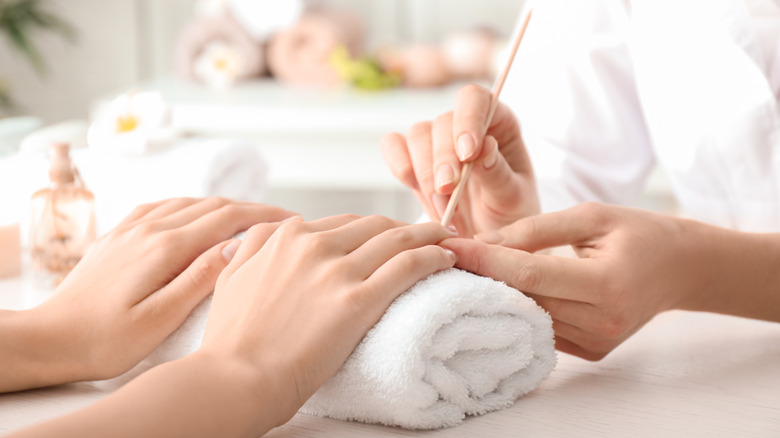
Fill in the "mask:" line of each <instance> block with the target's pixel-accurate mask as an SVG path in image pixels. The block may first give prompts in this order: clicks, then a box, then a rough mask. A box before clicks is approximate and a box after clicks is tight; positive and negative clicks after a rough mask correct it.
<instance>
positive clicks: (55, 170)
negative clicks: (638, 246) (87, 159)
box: [49, 143, 75, 184]
mask: <svg viewBox="0 0 780 438" xmlns="http://www.w3.org/2000/svg"><path fill="white" fill-rule="evenodd" d="M51 152H52V156H51V166H50V167H49V179H50V180H51V182H53V183H60V184H68V183H72V182H73V181H75V176H74V175H73V163H71V161H70V145H69V144H68V143H54V144H52V146H51Z"/></svg>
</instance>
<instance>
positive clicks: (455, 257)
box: [444, 249, 458, 263]
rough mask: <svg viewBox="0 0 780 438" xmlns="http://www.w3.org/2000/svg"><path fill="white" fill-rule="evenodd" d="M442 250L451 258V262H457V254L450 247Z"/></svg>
mask: <svg viewBox="0 0 780 438" xmlns="http://www.w3.org/2000/svg"><path fill="white" fill-rule="evenodd" d="M444 252H446V253H447V255H448V256H450V258H451V259H452V261H453V262H455V263H458V255H457V254H455V252H454V251H453V250H451V249H445V250H444Z"/></svg>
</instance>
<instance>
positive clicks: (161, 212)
mask: <svg viewBox="0 0 780 438" xmlns="http://www.w3.org/2000/svg"><path fill="white" fill-rule="evenodd" d="M200 201H201V199H199V198H173V199H168V200H166V201H164V202H161V203H160V204H159V205H157V207H155V208H154V209H153V210H151V211H149V212H148V213H146V214H145V215H144V216H143V217H142V218H139V219H140V220H143V221H156V220H159V219H161V218H164V217H166V216H168V215H170V214H171V213H175V212H177V211H181V210H182V209H184V208H186V207H188V206H190V205H192V204H195V203H197V202H200Z"/></svg>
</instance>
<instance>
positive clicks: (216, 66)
mask: <svg viewBox="0 0 780 438" xmlns="http://www.w3.org/2000/svg"><path fill="white" fill-rule="evenodd" d="M243 68H244V65H243V60H242V59H241V56H240V55H239V53H238V51H237V50H236V49H235V48H234V47H233V46H232V45H230V44H226V43H224V42H222V41H213V42H210V43H209V44H208V45H206V47H205V48H204V49H203V52H201V54H200V55H198V57H197V58H196V59H195V66H194V72H195V77H197V78H198V79H199V80H200V81H201V82H203V83H204V84H206V85H208V86H210V87H213V88H228V87H230V86H232V85H233V84H234V83H235V82H236V80H237V79H238V76H239V75H240V74H241V72H242V70H243Z"/></svg>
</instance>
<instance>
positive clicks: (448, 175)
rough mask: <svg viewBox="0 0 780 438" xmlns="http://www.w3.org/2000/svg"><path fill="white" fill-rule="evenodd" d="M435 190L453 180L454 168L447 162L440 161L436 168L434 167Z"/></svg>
mask: <svg viewBox="0 0 780 438" xmlns="http://www.w3.org/2000/svg"><path fill="white" fill-rule="evenodd" d="M434 180H435V182H436V190H441V189H442V188H443V187H445V186H447V185H450V184H452V183H453V182H455V168H453V167H452V165H451V164H449V163H442V164H441V165H440V166H439V168H438V169H436V177H435V178H434Z"/></svg>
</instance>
